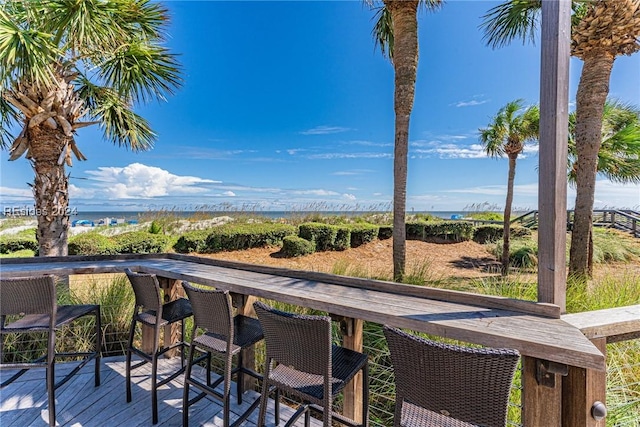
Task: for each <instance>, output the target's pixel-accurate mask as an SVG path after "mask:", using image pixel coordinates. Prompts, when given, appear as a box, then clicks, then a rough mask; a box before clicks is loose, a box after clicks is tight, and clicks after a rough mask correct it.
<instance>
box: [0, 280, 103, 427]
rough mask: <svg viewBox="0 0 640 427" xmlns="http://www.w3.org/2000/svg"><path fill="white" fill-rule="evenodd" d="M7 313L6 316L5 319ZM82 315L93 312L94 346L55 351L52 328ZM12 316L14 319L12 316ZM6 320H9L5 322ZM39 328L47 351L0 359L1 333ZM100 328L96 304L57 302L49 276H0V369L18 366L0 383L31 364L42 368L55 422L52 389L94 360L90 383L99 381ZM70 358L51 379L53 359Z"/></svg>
mask: <svg viewBox="0 0 640 427" xmlns="http://www.w3.org/2000/svg"><path fill="white" fill-rule="evenodd" d="M7 316H9V319H7ZM85 316H95V335H96V337H95V344H94V345H95V347H94V351H92V352H65V353H56V351H55V344H56V331H57V330H59V329H60V327H62V326H64V325H68V324H70V323H72V322H73V321H75V320H78V319H80V318H82V317H85ZM16 317H18V318H17V320H14V319H15V318H16ZM7 320H12V321H11V323H7ZM31 332H40V333H46V334H47V354H46V355H44V356H43V357H40V358H39V359H36V360H34V361H32V362H22V363H2V362H3V361H4V359H5V353H4V346H3V344H4V336H5V335H8V334H18V333H31ZM101 340H102V329H101V323H100V306H99V305H93V304H88V305H58V304H57V303H56V284H55V280H54V278H53V276H41V277H21V278H12V279H2V280H0V369H1V370H7V369H19V371H18V372H17V373H15V374H14V375H12V376H11V377H10V378H9V379H7V380H6V381H4V382H3V383H2V384H0V388H3V387H5V386H7V385H9V384H11V383H12V382H13V381H15V380H16V379H17V378H19V377H20V376H21V375H23V374H24V373H25V372H27V370H28V369H31V368H46V370H47V375H46V376H47V380H46V381H47V394H48V403H49V425H50V426H55V425H56V398H55V391H56V389H57V388H58V387H60V386H61V385H62V384H64V383H66V382H67V381H68V380H70V379H71V377H72V376H73V375H74V374H76V373H77V372H78V371H79V370H80V369H82V368H83V367H84V366H85V365H86V364H87V363H89V362H90V361H91V360H95V372H94V383H95V386H96V387H98V386H99V385H100V350H101V347H102V341H101ZM60 358H63V359H64V358H73V359H74V360H77V359H78V358H80V362H79V363H78V364H77V365H76V366H75V367H74V369H72V370H71V371H70V372H69V373H68V374H66V375H65V376H64V377H63V378H62V379H61V380H60V381H58V382H56V380H55V363H56V359H60Z"/></svg>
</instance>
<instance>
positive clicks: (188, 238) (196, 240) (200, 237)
mask: <svg viewBox="0 0 640 427" xmlns="http://www.w3.org/2000/svg"><path fill="white" fill-rule="evenodd" d="M209 233H211V230H193V231H187V232H186V233H184V234H183V235H181V236H180V237H179V238H178V240H177V241H176V243H175V244H174V245H173V249H174V250H175V251H176V252H178V253H181V254H188V253H191V252H198V253H205V252H206V251H207V237H208V236H209Z"/></svg>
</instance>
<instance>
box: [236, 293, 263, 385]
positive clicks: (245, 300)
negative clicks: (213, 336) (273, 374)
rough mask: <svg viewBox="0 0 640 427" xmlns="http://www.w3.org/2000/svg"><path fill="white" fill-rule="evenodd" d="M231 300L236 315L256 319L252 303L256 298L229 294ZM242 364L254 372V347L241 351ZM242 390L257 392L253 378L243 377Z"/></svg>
mask: <svg viewBox="0 0 640 427" xmlns="http://www.w3.org/2000/svg"><path fill="white" fill-rule="evenodd" d="M231 296H232V298H233V305H234V306H236V307H237V308H238V314H242V315H243V316H247V317H256V312H255V311H254V309H253V302H254V301H255V300H256V297H254V296H251V295H242V294H231ZM242 364H243V366H244V367H245V368H248V369H251V370H252V371H255V370H256V352H255V346H251V347H249V348H245V349H244V350H242ZM243 390H257V383H256V380H255V378H253V377H251V376H250V375H244V384H243Z"/></svg>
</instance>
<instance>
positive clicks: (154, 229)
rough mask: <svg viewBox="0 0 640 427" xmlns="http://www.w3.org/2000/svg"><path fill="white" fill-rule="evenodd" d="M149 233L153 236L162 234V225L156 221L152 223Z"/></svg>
mask: <svg viewBox="0 0 640 427" xmlns="http://www.w3.org/2000/svg"><path fill="white" fill-rule="evenodd" d="M149 233H151V234H160V233H162V225H160V223H159V222H158V221H156V220H153V221H151V225H150V226H149Z"/></svg>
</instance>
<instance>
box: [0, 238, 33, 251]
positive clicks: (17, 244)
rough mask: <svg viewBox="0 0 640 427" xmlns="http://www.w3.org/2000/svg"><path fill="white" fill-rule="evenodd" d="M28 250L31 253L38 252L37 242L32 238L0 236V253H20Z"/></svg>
mask: <svg viewBox="0 0 640 427" xmlns="http://www.w3.org/2000/svg"><path fill="white" fill-rule="evenodd" d="M25 249H29V250H32V251H37V250H38V242H37V241H36V238H35V236H34V237H27V236H24V235H8V236H0V253H3V254H8V253H11V252H17V251H22V250H25Z"/></svg>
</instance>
